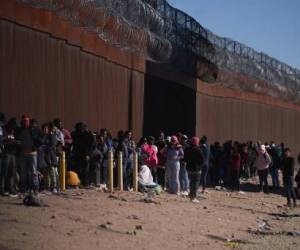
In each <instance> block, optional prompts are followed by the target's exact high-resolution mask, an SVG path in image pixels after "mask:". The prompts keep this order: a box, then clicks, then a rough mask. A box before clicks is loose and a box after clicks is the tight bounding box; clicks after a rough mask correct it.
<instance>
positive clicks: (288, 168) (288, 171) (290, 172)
mask: <svg viewBox="0 0 300 250" xmlns="http://www.w3.org/2000/svg"><path fill="white" fill-rule="evenodd" d="M294 167H295V160H294V158H293V157H287V158H284V159H283V161H282V175H283V178H284V177H291V176H294Z"/></svg>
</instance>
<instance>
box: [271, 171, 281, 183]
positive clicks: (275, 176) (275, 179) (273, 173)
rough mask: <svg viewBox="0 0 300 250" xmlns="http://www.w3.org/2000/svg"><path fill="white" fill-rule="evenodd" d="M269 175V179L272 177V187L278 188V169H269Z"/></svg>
mask: <svg viewBox="0 0 300 250" xmlns="http://www.w3.org/2000/svg"><path fill="white" fill-rule="evenodd" d="M270 174H271V177H272V184H273V187H275V188H278V187H279V186H280V183H279V175H278V169H277V168H271V169H270Z"/></svg>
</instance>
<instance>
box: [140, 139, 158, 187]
mask: <svg viewBox="0 0 300 250" xmlns="http://www.w3.org/2000/svg"><path fill="white" fill-rule="evenodd" d="M154 143H155V138H154V137H153V136H149V137H148V139H147V143H146V144H144V146H143V148H142V151H143V152H144V153H145V154H146V155H147V157H146V158H145V164H146V165H147V166H148V167H149V168H150V170H151V174H152V176H153V181H154V182H155V183H157V182H158V181H157V164H158V158H157V153H158V148H157V146H155V145H154Z"/></svg>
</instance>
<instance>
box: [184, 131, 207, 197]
mask: <svg viewBox="0 0 300 250" xmlns="http://www.w3.org/2000/svg"><path fill="white" fill-rule="evenodd" d="M190 144H191V145H190V146H189V147H187V148H186V149H185V150H184V161H185V162H186V170H187V172H188V175H189V178H190V199H191V201H192V202H194V203H198V202H199V200H197V191H198V188H199V182H200V171H201V167H202V165H203V162H204V157H203V154H202V151H201V150H200V148H199V138H198V137H193V138H192V139H191V143H190Z"/></svg>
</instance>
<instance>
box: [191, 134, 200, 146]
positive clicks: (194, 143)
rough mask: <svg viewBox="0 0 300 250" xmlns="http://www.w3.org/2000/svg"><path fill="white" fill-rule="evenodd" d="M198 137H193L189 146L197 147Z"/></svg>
mask: <svg viewBox="0 0 300 250" xmlns="http://www.w3.org/2000/svg"><path fill="white" fill-rule="evenodd" d="M199 141H200V139H199V137H197V136H194V137H193V138H192V139H191V144H192V145H194V146H199Z"/></svg>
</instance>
